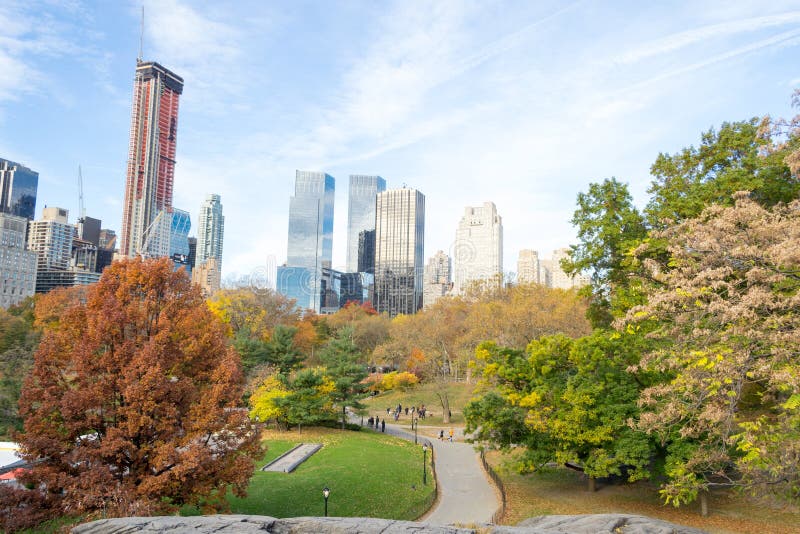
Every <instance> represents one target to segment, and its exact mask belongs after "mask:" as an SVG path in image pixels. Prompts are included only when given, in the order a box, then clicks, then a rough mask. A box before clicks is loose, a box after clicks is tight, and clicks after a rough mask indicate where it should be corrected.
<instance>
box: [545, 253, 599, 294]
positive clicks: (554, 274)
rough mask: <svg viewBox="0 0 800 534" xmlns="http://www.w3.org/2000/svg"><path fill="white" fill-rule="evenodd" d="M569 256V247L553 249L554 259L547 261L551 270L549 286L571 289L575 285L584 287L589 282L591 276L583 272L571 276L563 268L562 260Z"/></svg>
mask: <svg viewBox="0 0 800 534" xmlns="http://www.w3.org/2000/svg"><path fill="white" fill-rule="evenodd" d="M567 258H569V249H568V248H560V249H558V250H554V251H553V259H552V260H550V261H549V262H547V266H548V269H549V271H550V283H549V284H548V286H549V287H553V288H560V289H571V288H573V287H575V288H578V287H583V286H585V285H587V284H589V282H590V280H589V277H588V276H586V275H583V274H579V275H576V276H570V275H568V274H567V273H565V272H564V269H562V268H561V260H563V259H567Z"/></svg>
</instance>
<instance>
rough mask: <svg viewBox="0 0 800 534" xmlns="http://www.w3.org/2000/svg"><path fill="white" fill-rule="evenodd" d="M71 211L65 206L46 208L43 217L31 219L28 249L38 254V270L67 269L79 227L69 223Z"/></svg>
mask: <svg viewBox="0 0 800 534" xmlns="http://www.w3.org/2000/svg"><path fill="white" fill-rule="evenodd" d="M68 216H69V211H67V210H65V209H64V208H55V207H51V208H44V209H43V210H42V218H41V219H40V220H37V221H31V223H30V225H29V229H28V250H32V251H34V252H36V254H37V255H38V261H37V270H38V272H39V273H42V272H43V271H47V270H51V269H55V270H60V271H65V270H66V269H68V268H69V266H70V260H71V258H72V241H73V240H74V239H75V238H76V237H77V229H76V228H75V226H74V225H71V224H69V222H68V220H67V217H68Z"/></svg>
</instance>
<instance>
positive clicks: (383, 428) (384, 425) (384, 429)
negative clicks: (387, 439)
mask: <svg viewBox="0 0 800 534" xmlns="http://www.w3.org/2000/svg"><path fill="white" fill-rule="evenodd" d="M381 432H386V419H384V420H383V421H381Z"/></svg>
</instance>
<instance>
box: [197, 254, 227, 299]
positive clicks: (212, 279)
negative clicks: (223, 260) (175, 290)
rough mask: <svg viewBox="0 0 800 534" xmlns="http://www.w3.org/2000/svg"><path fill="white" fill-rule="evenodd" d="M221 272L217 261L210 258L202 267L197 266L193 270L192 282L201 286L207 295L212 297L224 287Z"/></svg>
mask: <svg viewBox="0 0 800 534" xmlns="http://www.w3.org/2000/svg"><path fill="white" fill-rule="evenodd" d="M220 272H221V269H220V268H219V267H218V266H217V259H216V258H208V259H207V260H206V261H205V262H204V263H203V264H202V265H195V267H194V269H192V282H193V283H195V284H197V285H199V286H200V289H202V290H203V293H204V294H205V295H207V296H211V295H213V294H214V293H216V292H217V291H219V288H220V287H221V285H222V280H221V278H220Z"/></svg>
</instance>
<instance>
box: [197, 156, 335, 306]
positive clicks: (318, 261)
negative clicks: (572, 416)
mask: <svg viewBox="0 0 800 534" xmlns="http://www.w3.org/2000/svg"><path fill="white" fill-rule="evenodd" d="M335 189H336V180H335V179H334V177H333V176H330V175H329V174H325V173H324V172H311V171H299V170H298V171H296V172H295V185H294V196H292V197H291V198H290V199H289V238H288V245H287V254H286V256H287V258H286V264H284V265H282V266H280V267H278V273H277V280H276V284H277V288H278V293H280V294H282V295H285V296H287V297H289V298H292V299H294V300H295V303H296V305H297V307H298V308H301V309H311V310H314V311H315V312H317V313H320V312H321V311H322V307H323V304H324V303H323V300H324V299H325V298H326V288H325V287H324V281H323V272H322V270H323V269H330V268H331V261H332V258H333V201H334V194H335ZM199 248H200V243H199V240H198V258H197V259H198V262H199V261H200V255H199Z"/></svg>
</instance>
